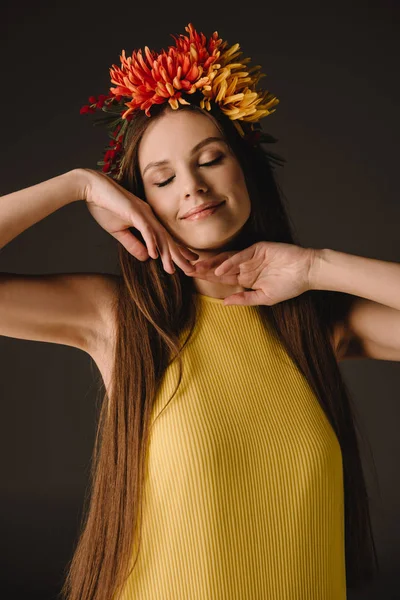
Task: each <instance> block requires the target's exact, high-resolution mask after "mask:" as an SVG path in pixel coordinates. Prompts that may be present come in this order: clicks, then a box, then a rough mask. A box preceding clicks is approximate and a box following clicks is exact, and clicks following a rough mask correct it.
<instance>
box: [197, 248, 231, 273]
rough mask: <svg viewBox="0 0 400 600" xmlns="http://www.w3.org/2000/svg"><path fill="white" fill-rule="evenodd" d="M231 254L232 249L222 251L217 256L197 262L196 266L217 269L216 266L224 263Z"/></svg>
mask: <svg viewBox="0 0 400 600" xmlns="http://www.w3.org/2000/svg"><path fill="white" fill-rule="evenodd" d="M231 255H232V252H231V251H227V252H221V253H220V254H217V255H216V256H212V257H211V258H206V259H205V260H201V261H199V262H197V263H196V267H198V268H199V269H208V270H215V269H216V267H218V266H219V265H221V264H222V263H224V262H225V261H226V260H227V258H229V257H230V256H231Z"/></svg>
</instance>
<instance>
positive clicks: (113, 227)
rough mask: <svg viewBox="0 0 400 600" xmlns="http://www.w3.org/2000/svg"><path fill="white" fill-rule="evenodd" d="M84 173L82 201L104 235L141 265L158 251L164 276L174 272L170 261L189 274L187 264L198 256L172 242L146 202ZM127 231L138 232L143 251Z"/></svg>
mask: <svg viewBox="0 0 400 600" xmlns="http://www.w3.org/2000/svg"><path fill="white" fill-rule="evenodd" d="M84 170H85V171H86V172H87V173H86V175H87V176H86V177H85V185H84V191H83V199H85V200H86V204H87V207H88V210H89V212H90V214H91V215H92V217H93V218H94V219H95V220H96V221H97V223H98V224H99V225H100V226H101V227H102V228H103V229H105V231H107V232H108V233H109V234H111V235H112V236H113V237H114V238H115V239H116V240H118V241H119V242H120V243H121V244H122V245H123V246H124V248H126V250H128V252H129V253H130V254H132V255H133V256H135V258H137V259H138V260H141V261H145V260H147V259H148V258H149V256H151V258H157V257H158V253H157V248H158V249H159V251H160V253H161V259H162V262H163V266H164V269H165V270H166V271H167V272H168V273H173V272H174V271H175V268H174V265H173V262H172V259H173V260H174V262H175V263H176V264H177V265H178V266H179V267H180V268H181V269H182V270H183V271H184V272H185V273H186V274H188V272H191V271H193V265H191V263H190V261H193V260H196V259H197V258H198V255H197V254H195V253H194V252H192V251H191V250H189V248H185V247H184V246H180V245H179V244H177V243H176V242H175V240H174V239H173V238H172V236H171V235H170V233H169V232H168V231H167V230H166V229H165V228H164V227H163V225H162V224H161V223H160V221H159V220H158V219H157V217H156V215H155V214H154V212H153V210H152V208H151V206H150V205H149V204H148V203H147V202H145V201H144V200H142V199H141V198H139V197H138V196H135V195H134V194H132V193H131V192H129V191H128V190H126V189H125V188H123V187H122V186H121V185H119V184H118V182H116V181H115V180H114V179H111V178H110V177H108V176H107V175H105V174H104V173H101V172H100V171H94V170H92V169H84ZM130 227H134V228H136V229H138V230H139V231H140V233H141V234H142V236H143V238H144V240H145V243H146V245H147V248H146V246H144V245H143V244H142V242H140V241H139V240H138V239H137V238H136V237H135V236H134V235H133V233H132V232H131V231H129V228H130Z"/></svg>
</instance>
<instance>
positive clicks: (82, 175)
mask: <svg viewBox="0 0 400 600" xmlns="http://www.w3.org/2000/svg"><path fill="white" fill-rule="evenodd" d="M66 175H68V176H69V177H70V178H71V179H72V181H73V187H74V200H86V198H87V187H88V184H89V180H90V169H86V168H84V167H77V168H76V169H72V170H71V171H68V173H66Z"/></svg>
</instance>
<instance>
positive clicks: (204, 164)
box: [154, 154, 223, 187]
mask: <svg viewBox="0 0 400 600" xmlns="http://www.w3.org/2000/svg"><path fill="white" fill-rule="evenodd" d="M222 159H223V154H221V156H218V157H217V158H214V160H211V161H209V162H206V163H203V164H201V165H199V166H200V167H212V166H213V165H216V164H217V163H219V162H221V160H222ZM173 178H174V176H173V177H170V178H169V179H166V180H165V181H162V182H161V183H155V184H154V185H156V186H157V187H164V186H165V185H167V184H168V183H169V182H170V181H172V179H173Z"/></svg>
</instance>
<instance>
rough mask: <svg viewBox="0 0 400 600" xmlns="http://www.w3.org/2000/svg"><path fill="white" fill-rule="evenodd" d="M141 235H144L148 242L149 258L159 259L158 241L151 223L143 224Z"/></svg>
mask: <svg viewBox="0 0 400 600" xmlns="http://www.w3.org/2000/svg"><path fill="white" fill-rule="evenodd" d="M140 233H141V234H142V236H143V239H144V241H145V242H146V246H147V251H148V253H149V256H151V258H157V256H158V252H157V240H156V237H155V234H154V230H153V229H152V227H151V225H149V223H146V222H145V223H143V226H142V227H141V229H140Z"/></svg>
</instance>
